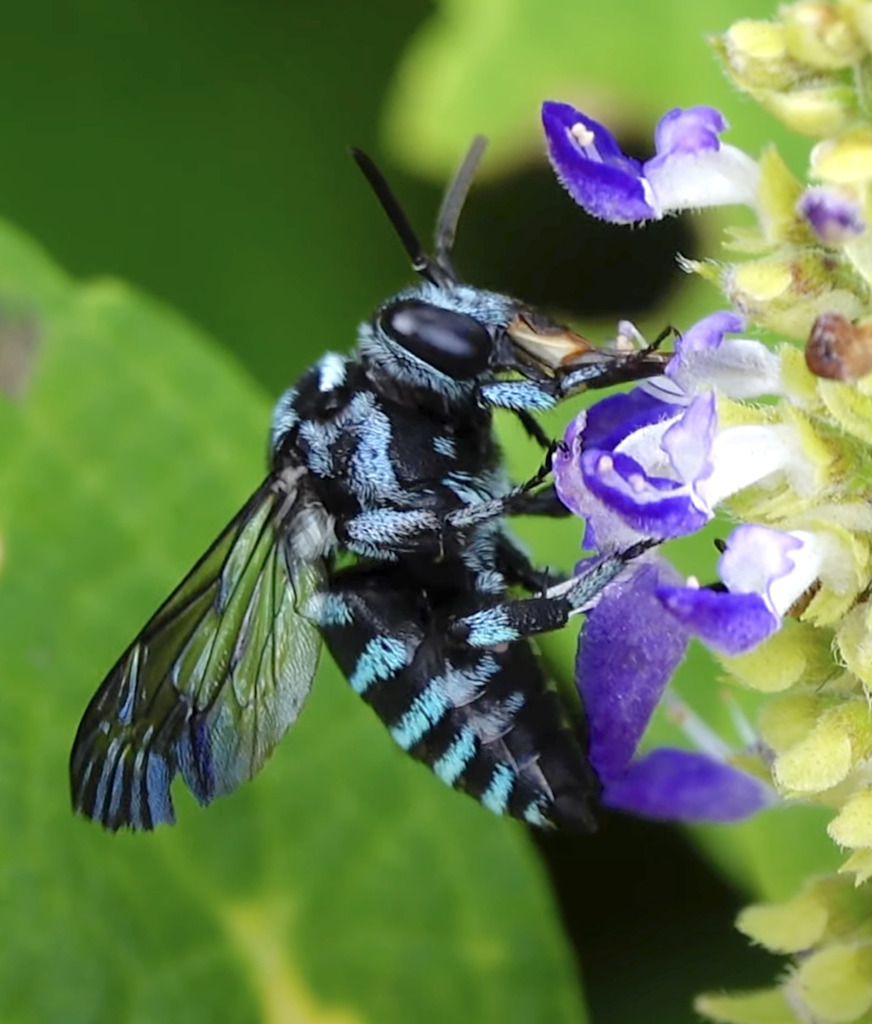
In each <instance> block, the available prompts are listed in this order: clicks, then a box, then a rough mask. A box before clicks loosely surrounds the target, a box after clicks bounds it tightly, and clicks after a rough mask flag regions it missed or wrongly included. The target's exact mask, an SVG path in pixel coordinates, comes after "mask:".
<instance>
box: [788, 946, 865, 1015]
mask: <svg viewBox="0 0 872 1024" xmlns="http://www.w3.org/2000/svg"><path fill="white" fill-rule="evenodd" d="M785 988H786V990H787V993H788V999H790V998H793V999H796V1000H797V1003H798V1004H799V1005H801V1006H803V1007H804V1008H805V1010H806V1012H807V1013H808V1016H809V1018H810V1019H812V1020H816V1021H820V1022H825V1024H840V1022H842V1021H845V1022H847V1021H853V1020H856V1019H857V1018H858V1017H859V1016H860V1015H861V1014H863V1013H865V1012H866V1011H867V1010H868V1009H869V1008H870V1007H872V949H870V948H869V946H868V945H866V944H856V945H855V944H848V943H845V944H843V945H834V946H828V947H826V948H825V949H821V950H818V951H817V952H816V953H812V954H811V956H809V957H808V958H807V959H805V960H804V961H803V962H802V963H801V964H800V965H799V967H797V968H796V971H795V973H794V974H793V975H792V977H791V978H790V979H789V980H788V981H787V984H786V986H785ZM795 1005H796V1004H795Z"/></svg>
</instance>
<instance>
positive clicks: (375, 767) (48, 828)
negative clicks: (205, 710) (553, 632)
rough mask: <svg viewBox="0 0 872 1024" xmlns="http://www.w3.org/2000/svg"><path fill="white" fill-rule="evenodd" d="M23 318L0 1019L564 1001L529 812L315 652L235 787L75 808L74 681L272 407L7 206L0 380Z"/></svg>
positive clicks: (3, 637)
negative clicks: (511, 806) (84, 271)
mask: <svg viewBox="0 0 872 1024" xmlns="http://www.w3.org/2000/svg"><path fill="white" fill-rule="evenodd" d="M22 338H30V339H34V338H35V339H36V340H37V343H38V347H37V351H36V357H35V361H34V362H33V365H32V366H30V367H29V369H30V371H31V372H30V379H29V385H28V384H27V383H26V378H27V374H24V379H25V386H24V394H23V397H20V398H19V399H17V400H13V399H10V398H8V397H6V396H0V437H2V449H0V541H2V551H3V562H2V567H0V680H2V688H0V905H2V907H3V915H2V920H3V929H2V937H0V950H2V953H0V1017H2V1019H3V1020H7V1021H16V1022H25V1021H26V1022H30V1021H34V1022H37V1021H39V1022H43V1021H63V1022H64V1024H76V1022H79V1021H82V1022H96V1021H106V1022H107V1024H108V1022H112V1024H116V1022H118V1021H120V1020H132V1021H137V1022H147V1021H160V1022H161V1024H171V1022H174V1021H179V1022H186V1024H187V1022H191V1021H195V1020H201V1021H209V1020H226V1021H233V1022H234V1024H244V1022H248V1021H268V1022H276V1024H277V1022H280V1021H288V1020H295V1021H314V1022H319V1024H352V1022H354V1021H364V1020H366V1021H379V1022H390V1021H398V1022H406V1021H412V1020H414V1021H421V1022H426V1021H434V1022H436V1021H439V1022H442V1021H446V1020H452V1021H475V1022H485V1021H494V1022H499V1024H507V1022H512V1021H516V1022H518V1024H526V1022H529V1021H531V1020H548V1021H552V1022H556V1021H578V1020H579V1019H583V1008H582V1006H581V1002H580V994H579V990H578V984H577V980H576V978H575V976H574V969H573V964H572V963H571V960H570V956H569V954H568V952H567V949H566V943H565V941H564V939H563V936H562V934H561V930H560V928H559V926H558V923H557V920H556V915H555V913H554V909H553V907H552V905H551V900H550V896H549V893H548V889H547V885H546V881H545V879H544V877H543V875H542V872H541V870H540V868H539V866H538V862H537V860H536V858H535V856H534V853H533V850H532V847H531V845H530V843H529V841H528V839H527V837H526V835H525V834H524V832H523V831H522V830H521V829H520V828H519V827H516V826H515V825H514V824H513V823H510V822H507V821H503V820H500V819H497V818H495V817H492V816H491V815H489V814H487V813H486V812H485V811H483V810H482V809H481V808H480V807H478V806H477V805H476V804H474V803H473V801H471V800H469V799H467V798H465V797H462V796H460V795H458V794H456V793H453V792H451V791H450V790H448V789H447V788H446V787H444V786H442V785H440V784H439V783H438V782H437V781H436V780H435V779H433V777H432V776H431V775H430V773H428V772H427V771H426V770H425V769H424V768H422V767H421V766H419V765H416V764H414V763H413V762H412V761H411V760H410V759H408V758H407V757H405V756H404V755H402V754H401V753H400V752H399V751H398V750H396V749H395V748H394V746H393V744H392V743H391V741H390V739H389V737H388V736H387V734H386V733H385V730H384V729H383V728H382V727H381V725H380V724H379V723H378V722H377V720H376V719H375V718H374V716H373V715H372V713H371V711H370V710H369V709H368V708H366V707H365V706H364V705H363V704H362V702H360V701H359V700H358V699H357V697H356V696H355V695H354V694H353V693H352V692H351V691H350V688H348V687H347V686H346V685H345V683H344V682H343V680H342V679H341V678H339V676H338V674H337V673H336V672H335V670H333V669H332V667H331V666H330V665H329V664H327V663H326V660H325V664H323V665H322V670H321V672H320V674H319V678H318V680H317V682H316V686H315V688H314V692H313V696H312V698H311V700H310V703H309V705H308V706H307V707H306V709H305V710H304V712H303V715H302V717H301V719H300V721H299V723H298V724H297V725H296V726H295V728H294V729H293V731H292V732H291V734H290V735H289V736H288V738H287V739H286V740H285V741H284V743H283V744H281V746H280V747H279V749H278V751H277V752H276V754H275V755H274V756H273V758H272V760H271V761H270V762H269V763H268V764H267V766H266V767H265V769H264V771H263V772H262V773H261V775H260V776H259V777H258V778H257V779H256V780H255V781H254V782H252V783H251V784H249V785H246V786H243V787H242V788H241V789H240V791H239V792H238V793H236V794H234V795H233V796H232V797H230V798H228V799H226V800H221V801H218V802H217V803H216V804H215V805H213V806H212V807H210V808H209V809H208V810H201V809H199V808H197V807H196V806H195V804H194V802H193V800H192V799H191V798H190V797H189V796H187V795H186V794H185V793H184V792H183V791H182V787H181V786H179V787H177V789H176V797H177V808H178V812H179V819H180V820H179V824H178V826H177V827H176V828H174V829H169V828H163V829H160V830H158V831H157V832H156V833H154V834H151V835H130V834H120V835H115V836H112V835H108V834H106V833H104V832H102V831H101V830H100V829H99V828H98V827H96V826H95V825H93V824H92V823H89V822H85V821H83V820H79V819H75V818H74V817H73V815H72V813H71V811H70V807H69V795H68V782H67V757H68V752H69V747H70V744H71V741H72V738H73V735H74V732H75V729H76V725H77V722H78V719H79V717H80V715H81V713H82V711H83V710H84V707H85V704H86V702H87V700H88V699H89V698H90V696H91V694H92V692H93V690H94V689H95V688H96V686H97V684H98V683H99V682H100V679H101V678H102V676H103V675H104V673H105V672H106V671H107V669H108V668H109V667H110V665H111V664H112V661H113V659H114V658H115V657H116V656H117V654H118V652H119V651H120V650H121V648H122V647H123V646H124V644H125V643H126V642H127V641H128V640H129V639H130V638H131V636H132V635H133V634H134V633H135V631H136V630H137V629H138V628H139V627H140V626H141V625H142V623H143V622H144V621H145V618H146V617H147V615H148V614H149V613H150V612H151V611H152V610H153V609H154V607H155V606H156V605H157V603H158V602H159V601H160V599H161V598H162V597H163V596H164V595H165V594H166V592H167V591H168V590H169V588H170V587H171V586H172V585H173V584H174V583H175V582H177V580H178V579H179V578H180V576H181V575H182V574H183V573H184V572H185V571H186V570H187V568H188V567H189V566H190V565H191V563H192V562H193V561H194V559H195V558H196V557H197V556H198V555H199V554H200V553H201V552H202V551H203V550H204V549H205V547H206V546H207V544H208V543H209V541H210V540H211V539H212V537H213V536H214V535H215V534H216V533H217V532H218V530H219V529H220V528H221V527H222V526H223V524H224V522H225V521H226V520H228V519H229V518H230V516H231V515H232V514H233V513H234V511H235V510H236V508H237V507H238V506H239V505H241V504H242V503H243V501H244V500H245V499H246V498H247V496H248V494H249V493H250V492H251V490H252V489H253V488H254V487H255V486H256V484H257V482H258V480H259V478H260V475H261V460H262V458H263V452H264V442H265V435H266V430H267V425H268V421H269V408H268V405H267V403H266V401H265V399H264V396H263V395H262V394H261V393H260V392H259V391H258V390H257V389H256V388H255V387H254V386H253V385H251V384H250V383H249V382H248V381H247V380H246V378H245V377H244V376H243V375H242V374H241V373H240V371H239V370H238V368H237V367H236V366H235V365H234V364H233V363H232V362H231V361H230V360H229V359H228V358H227V357H226V356H222V355H221V354H220V353H219V352H218V351H217V350H216V349H215V348H214V347H213V346H212V345H211V344H210V343H209V341H208V339H206V338H204V337H203V336H202V335H201V334H200V333H199V332H198V331H197V330H196V329H194V328H193V327H192V326H191V325H190V324H187V323H185V322H184V321H183V320H182V319H180V318H179V317H178V316H176V315H174V314H173V313H172V312H170V311H169V310H167V309H165V308H163V307H161V306H160V305H159V304H158V303H156V302H154V301H153V300H151V299H148V298H146V297H144V296H143V295H141V294H138V293H137V292H135V291H134V290H132V289H131V288H129V287H127V286H125V285H122V284H119V283H116V282H111V281H103V282H97V283H86V284H76V283H73V282H71V281H70V280H69V279H67V278H66V277H65V275H63V274H62V273H61V271H59V270H58V269H57V268H56V267H54V266H53V265H52V264H51V263H50V261H49V260H48V259H47V258H46V257H45V256H44V255H43V254H42V253H41V252H39V251H38V250H37V249H36V248H35V247H34V246H33V245H32V244H30V243H29V242H28V241H26V240H25V239H24V238H22V237H21V236H20V235H19V234H17V233H16V232H15V231H13V230H12V229H10V228H7V227H0V387H5V388H6V389H9V387H10V374H9V372H8V366H9V363H8V362H4V358H3V355H4V352H5V353H6V356H9V354H10V353H14V354H16V355H17V357H18V359H19V363H21V361H22V359H23V360H24V362H25V363H26V362H27V359H28V352H27V351H26V346H22V345H21V339H22ZM4 367H7V370H6V371H5V372H4ZM20 378H21V375H20V374H19V378H18V383H19V385H21V379H20ZM18 390H19V391H20V390H21V386H19V388H18Z"/></svg>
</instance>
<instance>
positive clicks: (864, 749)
mask: <svg viewBox="0 0 872 1024" xmlns="http://www.w3.org/2000/svg"><path fill="white" fill-rule="evenodd" d="M713 47H714V50H715V53H716V54H717V56H718V58H719V59H720V61H721V63H722V65H723V67H724V69H725V71H726V73H727V75H728V76H729V77H730V79H731V80H732V81H733V83H734V84H735V85H736V87H737V88H738V89H740V90H741V91H742V92H744V93H746V94H747V95H748V96H750V97H752V98H753V99H754V100H756V101H757V102H758V103H759V104H760V105H761V106H762V107H764V109H766V110H767V111H769V112H770V113H771V114H773V115H774V116H775V117H776V118H778V119H780V120H781V121H782V122H783V123H784V124H785V125H787V127H788V128H790V129H791V130H793V131H794V132H798V133H799V134H801V135H803V136H805V137H807V138H809V139H810V140H811V142H810V146H809V158H808V166H807V175H806V180H804V181H803V180H800V179H799V178H797V177H796V176H795V175H794V174H793V173H792V172H791V171H790V170H789V169H788V167H787V166H786V164H785V162H784V161H783V160H782V159H781V157H780V155H779V154H778V152H777V150H776V149H775V147H774V146H770V147H768V148H767V149H766V150H765V151H764V152H763V153H762V154H761V155H760V156H759V158H756V157H753V156H751V155H749V154H746V153H744V152H742V151H741V150H739V149H737V148H736V147H735V146H733V145H732V144H731V143H729V142H726V141H724V138H723V137H724V136H727V134H728V131H729V126H728V124H727V121H726V119H725V118H724V117H723V115H722V114H721V113H720V112H719V111H717V110H714V109H713V108H710V107H704V106H697V107H691V108H688V109H686V110H681V109H676V110H673V111H670V112H668V113H667V114H666V115H665V116H664V117H663V118H662V120H661V121H660V124H659V125H658V127H657V129H656V131H655V139H654V149H655V155H654V156H653V157H652V158H651V159H650V160H647V161H644V162H640V161H637V160H633V159H631V158H630V157H628V156H626V155H625V154H623V153H622V152H621V150H620V147H619V145H618V143H617V140H616V139H615V138H614V137H613V136H612V135H611V134H610V133H609V131H608V129H607V128H606V127H604V126H603V125H600V124H598V123H597V122H595V121H594V120H593V119H591V118H590V117H588V116H587V115H586V114H585V113H583V112H582V111H578V110H576V109H575V108H573V107H571V106H569V105H568V104H564V103H557V102H549V103H546V104H545V105H544V107H543V115H542V116H543V124H544V128H545V134H546V139H547V143H548V151H549V155H550V158H551V161H552V164H553V165H554V168H555V171H556V174H557V176H558V178H559V180H560V181H561V183H562V184H563V185H564V187H565V188H566V190H567V191H568V192H569V194H570V196H571V197H572V198H573V199H574V200H575V201H576V202H577V203H578V204H579V205H581V206H582V207H583V208H584V209H585V210H587V211H588V212H589V213H590V214H591V215H593V216H595V217H598V218H601V219H604V220H608V221H610V222H612V223H615V224H641V223H645V222H647V221H651V220H658V219H661V218H663V217H664V216H668V215H670V214H673V213H675V212H678V211H680V210H695V209H700V208H703V207H707V206H729V205H734V204H741V205H743V206H745V207H747V208H749V209H750V210H751V211H752V212H753V214H754V216H755V224H754V225H753V226H752V227H750V228H748V227H742V228H736V229H734V230H733V231H732V232H731V233H730V235H729V250H728V257H729V258H728V260H727V261H724V260H722V259H719V260H718V261H717V262H716V261H715V260H713V259H709V260H703V261H698V262H691V261H687V260H684V261H682V266H683V267H684V269H685V270H687V271H689V272H695V273H698V274H700V275H702V276H704V277H705V278H707V279H708V280H709V281H712V282H714V283H716V284H717V285H718V286H719V287H720V289H721V291H722V292H723V295H724V299H725V304H726V306H727V307H728V308H725V309H723V310H721V311H720V312H716V313H712V314H711V315H709V316H708V317H705V318H704V319H703V320H701V321H700V322H699V323H697V324H695V325H693V326H691V327H689V328H688V329H686V330H684V331H683V332H682V334H681V336H680V337H679V338H678V339H677V341H676V343H675V354H674V356H673V358H672V360H671V361H670V363H669V365H668V368H667V369H666V372H665V375H664V376H663V377H661V378H655V379H653V380H650V381H646V382H644V383H643V384H641V385H639V386H638V387H636V388H634V389H633V390H632V391H630V392H628V393H626V394H620V395H612V396H609V397H607V398H605V399H603V400H602V401H600V402H598V403H597V404H595V405H594V406H592V407H591V408H589V409H587V410H585V411H584V412H582V413H581V414H580V415H579V416H578V417H577V418H576V419H575V420H574V421H573V422H572V423H571V424H570V425H569V427H568V429H567V431H566V435H565V438H564V444H563V447H562V448H561V450H560V451H558V452H557V454H556V455H555V459H554V470H555V479H556V484H557V490H558V494H559V496H560V498H561V500H562V501H563V503H564V504H565V505H566V506H567V507H568V508H569V509H570V510H571V511H572V512H574V513H575V514H576V515H579V516H580V517H582V518H583V519H584V521H585V537H584V544H585V547H587V548H590V549H593V550H595V551H596V552H598V553H614V552H620V551H623V550H626V549H627V548H630V547H632V546H633V545H638V544H640V543H643V542H647V543H648V544H651V543H655V544H658V545H659V547H658V549H657V550H656V551H649V552H648V553H647V554H646V555H645V556H643V558H642V559H640V560H638V562H637V563H636V565H635V568H634V571H632V572H629V573H627V574H625V575H624V576H623V577H622V578H621V579H620V580H619V581H618V582H617V583H616V584H615V585H614V587H613V588H612V589H611V590H610V591H609V592H608V593H607V594H606V595H604V597H603V598H602V600H601V601H600V602H599V603H598V604H597V606H596V607H595V608H594V609H593V610H592V611H591V612H590V614H589V616H588V619H587V622H586V624H585V626H584V628H583V630H582V634H581V641H580V649H579V658H578V676H577V684H578V686H579V689H580V691H581V694H582V697H583V699H584V701H585V704H586V707H587V711H588V716H589V719H590V726H591V759H592V764H593V766H594V769H595V770H596V771H597V773H598V774H599V776H600V779H601V781H602V782H603V792H604V800H605V802H606V803H608V804H610V805H611V806H614V807H618V808H621V809H623V810H626V811H629V812H631V813H636V814H643V815H647V816H652V817H660V818H672V819H675V820H681V821H699V820H710V821H719V822H722V823H728V822H731V821H735V820H739V819H741V818H743V817H748V816H750V815H753V814H757V813H759V812H760V811H762V810H765V809H766V808H768V807H771V806H772V805H773V804H775V803H778V804H780V805H782V807H789V806H790V805H791V804H792V803H796V802H803V803H817V804H820V805H822V806H824V807H826V808H829V809H830V810H831V813H832V817H831V819H830V822H829V825H828V829H827V831H828V834H829V836H830V837H831V838H832V839H833V840H834V841H835V842H836V843H837V844H838V845H839V846H840V847H842V848H843V849H844V850H845V851H847V858H846V859H845V861H844V863H843V865H842V869H841V870H842V872H843V874H842V875H841V876H839V877H836V878H826V879H817V880H810V881H809V882H808V884H807V886H806V888H805V889H804V890H803V891H802V892H801V893H800V894H799V895H798V896H797V897H795V899H794V900H793V901H788V903H786V904H783V905H778V906H775V905H771V906H765V907H752V908H749V909H748V910H747V911H745V912H744V913H743V915H742V916H741V917H740V919H739V927H740V929H741V930H742V931H744V932H745V933H746V934H747V935H749V936H750V937H751V938H752V939H753V940H754V941H757V942H760V943H762V944H764V945H766V946H767V947H768V948H769V949H771V950H772V951H774V952H780V953H783V954H787V955H790V956H792V957H794V961H793V965H792V967H791V968H790V970H789V972H788V973H787V975H785V977H784V978H782V979H781V980H780V981H779V982H778V984H777V985H776V986H775V987H774V988H772V989H770V990H766V991H763V992H757V993H751V994H746V995H738V996H722V995H721V996H705V997H701V998H700V1000H699V1001H698V1004H697V1008H698V1009H699V1010H700V1012H702V1013H704V1014H706V1015H707V1016H709V1017H711V1018H712V1019H715V1020H723V1021H730V1022H733V1021H734V1022H736V1024H744V1022H748V1024H756V1022H758V1021H759V1022H760V1024H763V1022H764V1021H782V1020H783V1021H801V1022H807V1021H810V1020H813V1021H821V1022H829V1021H832V1022H834V1024H835V1022H836V1021H840V1022H847V1021H853V1020H858V1019H863V1020H866V1019H868V1017H869V1015H870V1014H872V904H870V897H869V895H868V890H867V889H866V888H859V889H858V888H857V887H858V886H863V884H864V883H865V882H866V881H867V879H870V878H872V710H870V708H872V103H870V88H872V84H870V68H872V3H870V2H869V0H836V2H824V0H799V2H797V3H793V4H789V5H785V6H782V7H780V8H779V10H778V14H777V17H776V18H774V19H773V20H771V21H757V20H750V19H746V20H742V21H739V22H737V23H736V24H735V25H733V26H732V27H731V28H729V29H728V30H727V31H726V32H725V33H724V34H723V35H722V36H720V37H719V38H717V39H715V40H713ZM719 255H722V254H719ZM761 332H766V333H767V334H768V335H769V338H768V340H767V342H766V343H764V342H763V341H762V340H761V339H760V338H759V335H760V333H761ZM637 333H638V332H635V329H634V328H633V327H632V325H627V324H626V323H624V324H622V325H621V326H620V327H619V335H620V336H626V337H633V336H636V335H637ZM773 334H774V335H775V336H776V338H775V340H774V341H773V340H772V337H771V336H772V335H773ZM797 343H799V344H797ZM724 515H726V516H728V517H729V518H730V519H731V520H732V521H733V523H734V524H735V525H734V526H733V527H731V528H730V527H726V528H725V527H720V530H721V533H720V536H719V537H718V538H717V540H718V544H719V548H720V558H719V560H718V564H717V570H716V572H714V571H712V570H711V569H710V568H707V567H704V568H701V569H700V570H699V572H697V573H696V574H695V575H693V576H691V577H689V578H683V577H681V576H679V574H678V573H677V572H676V570H674V569H673V568H672V567H671V566H670V565H669V562H668V560H667V559H668V556H669V553H670V546H669V545H670V542H672V541H673V540H675V539H679V538H681V537H685V536H688V535H691V534H694V533H697V532H699V531H700V530H702V529H704V528H706V527H709V528H715V529H717V528H718V526H717V524H718V522H719V521H722V517H723V516H724ZM718 517H721V518H720V520H719V518H718ZM691 640H696V641H701V642H702V643H704V644H705V645H706V646H708V647H709V648H710V649H711V650H712V651H713V652H714V654H715V656H716V657H717V658H718V660H719V662H720V665H721V666H722V668H723V670H724V671H725V672H726V673H727V675H728V678H729V679H730V680H731V681H732V682H733V684H735V686H737V687H739V688H741V689H744V690H750V691H753V692H754V693H756V694H757V696H758V711H757V717H756V720H755V721H754V723H753V725H752V726H747V724H746V725H743V726H742V727H741V728H740V729H738V730H737V731H738V733H739V739H740V748H739V749H736V748H735V745H734V744H732V743H730V742H721V741H719V740H718V738H717V737H716V736H715V737H714V738H713V737H712V733H711V729H710V727H709V726H708V725H707V724H706V723H704V722H702V721H700V720H699V719H698V718H697V717H696V715H695V713H694V712H693V711H692V709H687V708H684V706H683V705H681V704H676V702H675V698H673V697H670V695H669V694H670V691H669V680H670V678H671V675H672V673H673V672H674V670H675V668H676V667H677V665H678V664H679V662H680V661H681V659H682V658H683V656H684V652H685V650H686V648H687V645H688V643H689V642H690V641H691ZM663 702H665V703H666V704H667V705H668V706H670V707H671V708H672V712H673V718H675V717H676V714H677V717H678V718H679V719H681V720H682V722H683V724H684V726H685V732H686V733H687V734H688V735H689V737H690V746H691V747H693V748H694V749H680V750H679V749H674V750H673V749H670V748H658V749H654V750H646V747H645V743H644V738H643V732H644V730H645V728H646V726H647V723H648V721H649V719H650V717H651V715H652V714H653V711H654V709H655V707H656V706H657V705H658V704H660V703H663ZM676 709H677V710H676Z"/></svg>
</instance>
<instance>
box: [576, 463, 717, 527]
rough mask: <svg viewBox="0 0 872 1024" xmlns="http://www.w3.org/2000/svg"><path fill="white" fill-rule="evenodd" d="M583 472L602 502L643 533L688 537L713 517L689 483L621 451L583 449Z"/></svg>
mask: <svg viewBox="0 0 872 1024" xmlns="http://www.w3.org/2000/svg"><path fill="white" fill-rule="evenodd" d="M581 472H582V478H583V481H584V484H585V485H586V487H587V489H588V490H589V491H590V493H591V494H592V495H593V497H594V498H596V499H597V502H598V503H599V504H600V506H602V507H603V508H604V509H605V510H607V511H608V513H610V514H611V515H617V516H618V518H620V519H621V520H622V521H623V522H624V523H626V525H627V526H629V527H630V528H631V529H632V530H633V531H635V532H636V533H638V534H639V535H640V536H642V537H656V538H660V539H664V540H665V539H666V538H670V537H685V536H687V535H688V534H690V533H696V531H697V530H701V529H702V528H703V526H705V525H706V523H707V522H708V521H709V520H710V519H711V512H710V510H709V509H708V508H701V507H700V506H699V505H698V504H697V503H696V501H695V497H694V494H693V492H692V490H691V489H690V488H689V487H688V486H687V485H686V484H684V483H683V482H681V481H677V480H671V479H669V478H667V477H659V476H657V477H655V476H650V475H649V474H648V473H646V472H645V469H644V467H643V466H642V465H641V464H640V463H639V462H637V461H636V460H635V459H633V458H631V457H630V456H628V455H624V454H622V453H621V452H615V453H607V452H599V451H589V452H583V453H582V456H581ZM588 514H589V515H590V514H591V511H590V510H589V511H588ZM595 528H597V527H596V526H595ZM598 532H600V531H599V529H598Z"/></svg>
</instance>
